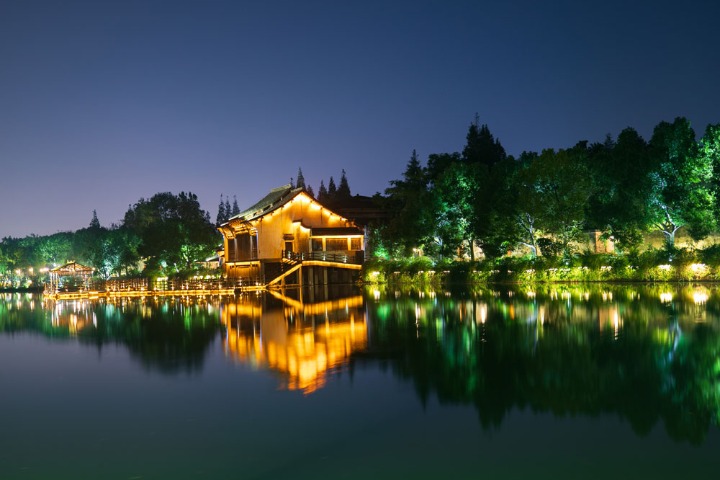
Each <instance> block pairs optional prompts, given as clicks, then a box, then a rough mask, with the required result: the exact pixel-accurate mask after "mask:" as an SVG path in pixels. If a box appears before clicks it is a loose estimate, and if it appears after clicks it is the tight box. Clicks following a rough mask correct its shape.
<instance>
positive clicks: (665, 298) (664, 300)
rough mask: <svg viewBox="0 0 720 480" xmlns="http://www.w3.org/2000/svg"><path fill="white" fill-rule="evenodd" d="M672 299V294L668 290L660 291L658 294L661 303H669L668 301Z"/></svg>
mask: <svg viewBox="0 0 720 480" xmlns="http://www.w3.org/2000/svg"><path fill="white" fill-rule="evenodd" d="M672 299H673V294H672V293H670V292H662V293H661V294H660V301H661V302H662V303H670V302H672Z"/></svg>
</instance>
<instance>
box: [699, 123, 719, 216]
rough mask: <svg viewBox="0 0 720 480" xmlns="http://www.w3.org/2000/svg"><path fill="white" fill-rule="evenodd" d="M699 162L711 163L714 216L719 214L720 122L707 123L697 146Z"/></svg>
mask: <svg viewBox="0 0 720 480" xmlns="http://www.w3.org/2000/svg"><path fill="white" fill-rule="evenodd" d="M698 150H699V155H700V157H701V162H702V163H703V164H706V165H712V170H713V173H712V181H711V185H710V188H711V192H712V194H713V196H714V199H715V205H714V210H715V218H718V217H719V216H720V124H717V125H708V126H707V128H706V129H705V134H704V135H703V137H702V138H701V139H700V144H699V146H698Z"/></svg>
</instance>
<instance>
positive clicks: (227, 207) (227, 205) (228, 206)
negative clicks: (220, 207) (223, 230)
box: [223, 197, 232, 222]
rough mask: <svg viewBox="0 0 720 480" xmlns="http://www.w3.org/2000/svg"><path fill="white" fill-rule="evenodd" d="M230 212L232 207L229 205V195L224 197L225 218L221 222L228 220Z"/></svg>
mask: <svg viewBox="0 0 720 480" xmlns="http://www.w3.org/2000/svg"><path fill="white" fill-rule="evenodd" d="M231 213H232V207H230V197H225V219H224V220H223V222H227V221H228V220H230V214H231Z"/></svg>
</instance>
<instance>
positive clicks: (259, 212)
mask: <svg viewBox="0 0 720 480" xmlns="http://www.w3.org/2000/svg"><path fill="white" fill-rule="evenodd" d="M302 190H303V189H302V188H295V189H293V188H292V186H291V185H290V184H287V185H283V186H282V187H277V188H273V189H272V190H270V192H269V193H268V194H267V195H265V196H264V197H263V198H262V200H260V201H259V202H257V203H256V204H255V205H253V206H252V207H250V208H248V209H246V210H244V211H242V212H240V213H238V214H237V215H235V216H233V217H231V218H230V220H235V219H239V220H245V221H250V220H254V219H256V218H258V217H261V216H263V215H265V214H266V213H268V212H271V211H273V210H275V209H276V208H279V207H282V206H283V205H285V204H286V203H287V202H289V201H290V200H292V199H293V198H295V196H296V195H297V194H298V193H300V192H302Z"/></svg>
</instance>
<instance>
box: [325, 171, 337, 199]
mask: <svg viewBox="0 0 720 480" xmlns="http://www.w3.org/2000/svg"><path fill="white" fill-rule="evenodd" d="M327 193H328V201H330V202H333V201H335V200H336V199H337V187H336V186H335V179H334V178H333V177H330V181H329V182H328V189H327Z"/></svg>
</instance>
